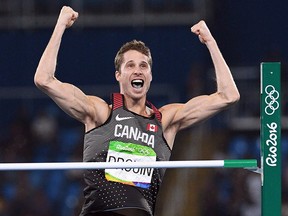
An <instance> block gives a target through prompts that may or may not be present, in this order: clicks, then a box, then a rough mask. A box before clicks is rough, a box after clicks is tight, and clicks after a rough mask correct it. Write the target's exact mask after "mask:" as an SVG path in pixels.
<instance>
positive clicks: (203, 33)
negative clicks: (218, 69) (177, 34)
mask: <svg viewBox="0 0 288 216" xmlns="http://www.w3.org/2000/svg"><path fill="white" fill-rule="evenodd" d="M191 32H193V33H194V34H196V35H198V37H199V40H200V41H201V43H204V44H206V43H207V42H209V41H213V40H214V38H213V36H212V34H211V33H210V30H209V28H208V27H207V25H206V23H205V22H204V21H203V20H201V21H200V22H198V23H197V24H195V25H194V26H192V27H191Z"/></svg>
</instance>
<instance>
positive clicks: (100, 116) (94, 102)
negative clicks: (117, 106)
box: [87, 95, 112, 127]
mask: <svg viewBox="0 0 288 216" xmlns="http://www.w3.org/2000/svg"><path fill="white" fill-rule="evenodd" d="M87 98H88V103H89V107H90V111H89V113H90V118H89V119H90V120H89V121H90V124H91V125H92V127H95V126H99V125H101V124H103V123H104V122H105V121H106V120H107V119H108V118H109V116H110V114H111V110H112V108H111V105H109V104H108V103H107V102H106V101H105V100H103V99H102V98H99V97H97V96H92V95H87Z"/></svg>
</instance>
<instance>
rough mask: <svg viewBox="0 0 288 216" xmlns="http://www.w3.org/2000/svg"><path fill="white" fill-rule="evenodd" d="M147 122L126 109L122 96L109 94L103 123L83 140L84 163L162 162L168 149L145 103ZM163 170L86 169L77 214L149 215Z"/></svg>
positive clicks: (157, 117) (156, 116) (158, 116)
mask: <svg viewBox="0 0 288 216" xmlns="http://www.w3.org/2000/svg"><path fill="white" fill-rule="evenodd" d="M146 105H147V106H149V107H150V108H152V109H153V111H154V114H153V115H152V116H151V117H144V116H140V115H138V114H136V113H133V112H131V111H129V110H127V109H126V107H125V105H124V96H123V95H121V94H119V93H114V94H112V112H111V114H110V116H109V118H108V120H107V121H106V122H105V123H104V124H103V125H102V126H99V127H97V128H94V129H92V130H91V131H89V132H87V133H86V134H85V137H84V154H83V161H84V162H133V161H142V162H145V161H167V160H169V158H170V155H171V150H170V148H169V146H168V145H167V142H166V140H165V139H164V137H163V131H162V126H161V113H160V112H159V111H158V110H157V108H156V107H155V106H153V105H152V104H151V103H150V102H148V101H147V102H146ZM164 173H165V169H153V168H137V169H136V168H134V169H106V170H103V169H102V170H86V171H85V173H84V180H85V183H86V187H85V189H84V198H85V201H84V205H83V207H82V212H81V215H88V214H91V213H96V212H101V211H113V210H119V209H127V208H137V209H141V210H144V211H146V212H147V215H151V216H152V215H153V213H154V210H155V202H156V196H157V194H158V191H159V187H160V185H161V182H162V179H163V176H164Z"/></svg>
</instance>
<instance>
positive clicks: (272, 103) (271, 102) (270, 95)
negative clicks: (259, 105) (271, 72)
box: [265, 85, 279, 115]
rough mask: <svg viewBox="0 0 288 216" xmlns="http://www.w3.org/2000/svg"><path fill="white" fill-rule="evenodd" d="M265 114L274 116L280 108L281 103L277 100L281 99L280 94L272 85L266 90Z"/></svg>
mask: <svg viewBox="0 0 288 216" xmlns="http://www.w3.org/2000/svg"><path fill="white" fill-rule="evenodd" d="M265 93H266V94H267V96H266V97H265V103H266V107H265V113H266V114H267V115H273V114H274V112H275V111H276V110H277V109H278V108H279V103H278V101H277V99H278V98H279V92H278V91H277V90H276V89H275V88H274V86H272V85H267V86H266V88H265Z"/></svg>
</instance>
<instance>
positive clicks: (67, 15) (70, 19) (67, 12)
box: [57, 6, 79, 28]
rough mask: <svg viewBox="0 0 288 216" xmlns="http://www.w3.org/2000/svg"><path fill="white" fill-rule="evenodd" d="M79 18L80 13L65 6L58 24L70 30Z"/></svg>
mask: <svg viewBox="0 0 288 216" xmlns="http://www.w3.org/2000/svg"><path fill="white" fill-rule="evenodd" d="M78 16H79V15H78V13H77V12H76V11H74V10H73V9H72V8H71V7H68V6H63V7H62V9H61V11H60V14H59V17H58V21H57V24H58V25H65V27H66V28H69V27H71V26H72V25H73V23H74V22H75V21H76V19H77V18H78Z"/></svg>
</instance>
